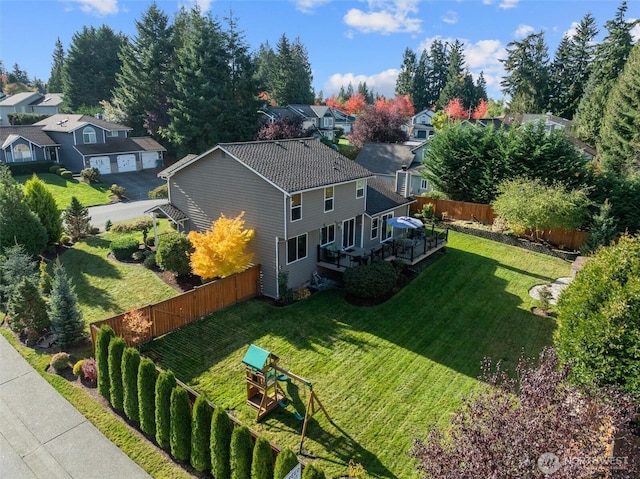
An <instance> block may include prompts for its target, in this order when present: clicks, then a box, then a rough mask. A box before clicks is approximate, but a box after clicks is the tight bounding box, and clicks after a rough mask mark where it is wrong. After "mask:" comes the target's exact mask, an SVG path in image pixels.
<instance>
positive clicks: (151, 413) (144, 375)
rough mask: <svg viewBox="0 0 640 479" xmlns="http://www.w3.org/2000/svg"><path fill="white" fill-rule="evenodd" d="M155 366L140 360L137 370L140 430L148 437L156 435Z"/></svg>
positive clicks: (148, 361)
mask: <svg viewBox="0 0 640 479" xmlns="http://www.w3.org/2000/svg"><path fill="white" fill-rule="evenodd" d="M155 394H156V365H155V364H154V363H153V361H151V359H149V358H142V360H141V361H140V367H139V368H138V414H139V416H140V429H141V430H142V432H144V433H145V434H148V435H149V436H155V434H156V416H155V414H156V398H155Z"/></svg>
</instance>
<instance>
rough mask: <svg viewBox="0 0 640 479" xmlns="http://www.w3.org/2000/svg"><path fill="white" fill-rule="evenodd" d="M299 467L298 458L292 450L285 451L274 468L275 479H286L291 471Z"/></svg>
mask: <svg viewBox="0 0 640 479" xmlns="http://www.w3.org/2000/svg"><path fill="white" fill-rule="evenodd" d="M297 465H298V458H297V457H296V455H295V454H294V452H293V451H292V450H291V449H283V450H282V451H280V454H278V457H277V458H276V465H275V466H274V468H273V479H284V478H285V477H286V475H287V474H289V473H290V472H291V469H293V468H294V467H296V466H297Z"/></svg>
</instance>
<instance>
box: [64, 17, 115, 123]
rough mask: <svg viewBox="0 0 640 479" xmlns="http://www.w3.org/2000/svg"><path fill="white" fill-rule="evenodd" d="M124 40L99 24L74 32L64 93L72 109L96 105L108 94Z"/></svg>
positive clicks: (66, 61) (113, 82) (66, 64)
mask: <svg viewBox="0 0 640 479" xmlns="http://www.w3.org/2000/svg"><path fill="white" fill-rule="evenodd" d="M124 42H126V38H125V37H124V36H123V35H122V34H119V35H117V34H115V33H114V32H113V30H112V29H111V28H110V27H108V26H107V25H102V26H101V27H100V28H98V29H96V28H95V27H87V26H84V27H83V28H82V31H81V32H76V33H74V35H73V37H72V40H71V46H70V47H69V54H68V55H67V59H66V60H65V67H64V79H63V90H62V91H63V93H64V101H65V103H66V105H67V107H68V108H69V109H70V110H71V111H76V110H78V109H80V108H81V107H85V106H86V107H96V106H99V105H100V102H101V101H103V100H109V99H110V98H111V90H113V88H114V87H115V86H116V72H118V71H119V70H120V66H121V62H120V59H119V57H118V54H119V52H120V47H121V46H122V44H123V43H124Z"/></svg>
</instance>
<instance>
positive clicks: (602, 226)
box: [582, 201, 618, 254]
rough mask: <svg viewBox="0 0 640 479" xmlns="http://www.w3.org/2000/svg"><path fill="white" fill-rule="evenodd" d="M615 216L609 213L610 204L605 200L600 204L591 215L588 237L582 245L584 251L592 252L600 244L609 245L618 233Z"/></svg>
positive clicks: (600, 245)
mask: <svg viewBox="0 0 640 479" xmlns="http://www.w3.org/2000/svg"><path fill="white" fill-rule="evenodd" d="M617 223H618V222H617V221H616V218H614V217H613V215H612V214H611V204H610V203H609V202H608V201H606V202H604V203H603V204H601V205H600V209H599V212H598V214H597V215H595V216H594V217H593V221H592V223H591V228H590V229H589V237H588V238H587V241H586V242H585V244H584V245H583V247H582V250H583V251H584V252H585V253H586V254H589V253H593V252H595V251H597V250H598V248H600V247H602V246H610V245H611V242H612V241H613V240H614V239H615V237H616V236H617V234H618V225H617Z"/></svg>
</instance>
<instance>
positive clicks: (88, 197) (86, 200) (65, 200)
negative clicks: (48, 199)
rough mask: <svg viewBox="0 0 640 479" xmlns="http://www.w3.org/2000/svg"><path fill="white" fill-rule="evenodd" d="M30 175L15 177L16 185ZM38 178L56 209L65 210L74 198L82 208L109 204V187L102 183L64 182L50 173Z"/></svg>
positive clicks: (40, 175)
mask: <svg viewBox="0 0 640 479" xmlns="http://www.w3.org/2000/svg"><path fill="white" fill-rule="evenodd" d="M29 178H31V175H22V176H16V177H15V180H16V181H17V182H18V183H21V184H25V183H26V182H27V180H28V179H29ZM38 178H40V179H41V180H42V181H44V182H45V183H46V185H47V188H48V189H49V191H51V194H52V195H53V197H54V198H55V200H56V203H57V205H58V208H60V209H61V210H63V209H65V208H66V207H67V206H69V203H71V197H72V196H75V197H76V198H78V201H80V203H82V204H83V205H84V206H95V205H104V204H108V203H110V202H111V200H110V199H109V196H110V195H111V193H110V192H109V186H108V185H105V184H104V183H92V184H91V185H88V184H86V183H83V182H81V181H78V180H65V179H64V178H62V177H61V176H58V175H54V174H52V173H39V174H38Z"/></svg>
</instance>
